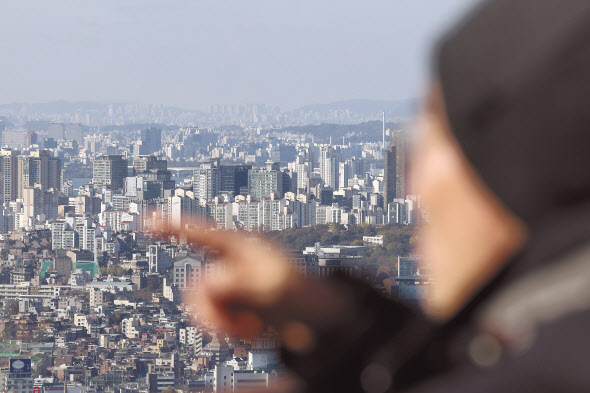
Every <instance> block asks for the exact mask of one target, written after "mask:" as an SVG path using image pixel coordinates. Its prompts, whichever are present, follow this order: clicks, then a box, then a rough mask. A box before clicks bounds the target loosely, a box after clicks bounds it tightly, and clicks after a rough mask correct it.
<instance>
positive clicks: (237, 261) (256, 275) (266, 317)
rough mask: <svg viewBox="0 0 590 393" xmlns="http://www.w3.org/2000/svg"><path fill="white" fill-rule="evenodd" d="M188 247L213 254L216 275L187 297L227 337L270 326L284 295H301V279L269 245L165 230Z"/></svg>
mask: <svg viewBox="0 0 590 393" xmlns="http://www.w3.org/2000/svg"><path fill="white" fill-rule="evenodd" d="M163 232H164V234H166V235H169V236H170V235H174V236H180V237H184V238H186V239H187V242H188V243H189V244H191V243H194V244H196V245H198V246H200V247H207V248H209V249H211V251H213V252H214V253H216V254H217V258H216V259H217V260H216V261H215V265H216V268H215V271H214V273H213V274H212V275H209V276H207V277H206V278H205V279H203V280H202V281H201V284H200V286H199V288H195V290H194V291H191V292H190V293H189V294H188V296H187V297H186V301H187V303H193V304H195V305H196V306H197V309H198V311H199V314H200V317H202V318H204V319H206V320H208V321H211V322H212V323H213V324H214V325H215V326H216V327H217V328H219V329H222V330H224V331H226V332H228V333H230V334H233V335H238V336H242V337H251V336H255V335H257V334H260V333H261V332H262V330H263V328H264V326H265V325H268V324H270V323H275V322H277V321H276V318H275V316H276V315H277V312H276V311H277V310H276V309H277V308H278V307H279V304H280V303H281V302H282V300H283V299H285V297H287V296H288V294H289V293H293V294H295V293H298V292H301V289H302V288H303V287H304V286H305V284H304V282H305V280H304V278H303V277H302V276H301V275H300V274H299V273H298V272H297V271H295V270H294V269H293V268H292V267H291V265H290V264H289V262H288V261H287V259H286V258H285V257H284V255H283V253H282V252H281V250H280V247H278V246H277V245H274V244H272V243H270V242H269V241H268V240H264V239H262V238H256V237H254V238H253V237H252V236H251V235H250V236H247V235H245V234H242V233H238V232H229V231H206V230H204V229H202V228H199V227H197V228H196V229H195V227H192V228H191V230H165V231H163Z"/></svg>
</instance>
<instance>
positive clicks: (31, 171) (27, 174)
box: [17, 150, 61, 199]
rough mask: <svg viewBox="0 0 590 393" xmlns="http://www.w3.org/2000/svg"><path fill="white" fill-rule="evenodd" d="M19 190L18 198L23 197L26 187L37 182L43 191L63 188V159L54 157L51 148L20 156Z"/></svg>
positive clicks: (18, 170) (31, 186)
mask: <svg viewBox="0 0 590 393" xmlns="http://www.w3.org/2000/svg"><path fill="white" fill-rule="evenodd" d="M17 172H18V190H17V198H19V199H22V198H23V190H24V189H25V188H33V187H35V185H36V184H38V185H39V186H40V187H41V190H42V191H47V190H49V189H51V188H52V189H54V190H56V191H57V190H59V189H60V188H61V160H60V159H59V158H57V157H52V156H51V153H50V152H49V150H37V151H32V152H30V153H29V154H28V155H20V156H18V169H17Z"/></svg>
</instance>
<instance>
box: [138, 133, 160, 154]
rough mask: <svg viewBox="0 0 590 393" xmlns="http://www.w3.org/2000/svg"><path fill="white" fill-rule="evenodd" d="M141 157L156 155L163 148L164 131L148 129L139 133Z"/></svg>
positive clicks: (139, 152)
mask: <svg viewBox="0 0 590 393" xmlns="http://www.w3.org/2000/svg"><path fill="white" fill-rule="evenodd" d="M138 146H139V151H138V154H139V155H148V154H154V153H157V152H158V151H160V149H161V148H162V130H161V129H159V128H154V127H152V128H146V129H143V130H141V131H140V133H139V143H138Z"/></svg>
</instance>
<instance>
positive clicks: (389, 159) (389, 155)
mask: <svg viewBox="0 0 590 393" xmlns="http://www.w3.org/2000/svg"><path fill="white" fill-rule="evenodd" d="M395 153H396V151H395V146H390V147H389V149H388V150H385V151H384V154H385V170H384V173H383V181H384V183H385V184H384V186H383V204H384V205H385V206H387V205H388V204H389V203H392V202H393V200H394V199H395V195H396V181H395V173H396V160H395V155H396V154H395Z"/></svg>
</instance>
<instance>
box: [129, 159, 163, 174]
mask: <svg viewBox="0 0 590 393" xmlns="http://www.w3.org/2000/svg"><path fill="white" fill-rule="evenodd" d="M167 169H168V161H166V160H160V159H159V158H158V157H156V156H153V155H147V156H139V157H137V158H136V159H135V160H134V161H133V175H134V176H137V174H138V173H142V172H147V171H151V170H167Z"/></svg>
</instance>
